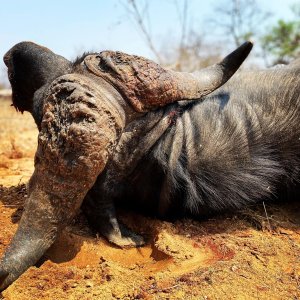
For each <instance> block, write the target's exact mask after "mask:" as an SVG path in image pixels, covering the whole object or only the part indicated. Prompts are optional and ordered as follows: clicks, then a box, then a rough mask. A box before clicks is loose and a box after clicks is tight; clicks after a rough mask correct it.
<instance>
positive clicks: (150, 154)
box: [98, 67, 300, 216]
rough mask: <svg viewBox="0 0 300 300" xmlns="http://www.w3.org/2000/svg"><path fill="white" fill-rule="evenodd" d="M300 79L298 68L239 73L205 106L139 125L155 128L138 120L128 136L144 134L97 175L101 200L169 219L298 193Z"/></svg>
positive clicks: (167, 112)
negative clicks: (164, 121)
mask: <svg viewBox="0 0 300 300" xmlns="http://www.w3.org/2000/svg"><path fill="white" fill-rule="evenodd" d="M299 75H300V68H296V67H294V68H289V67H284V68H280V69H278V70H267V71H253V72H241V73H240V74H238V75H236V76H235V77H234V78H233V79H231V80H230V81H229V82H228V83H227V84H226V85H225V86H224V87H222V88H220V89H218V90H217V91H216V92H214V93H213V94H211V95H210V96H207V97H205V99H203V101H201V102H193V103H188V104H186V103H184V104H181V105H180V104H175V105H172V106H169V107H168V108H164V109H160V110H158V111H156V112H152V113H148V114H147V115H145V116H143V117H141V119H142V120H143V122H144V123H146V124H148V123H149V122H150V121H151V120H152V122H153V120H156V121H155V122H156V123H155V125H154V126H153V124H152V125H151V126H150V125H149V126H148V127H149V128H147V126H144V127H143V126H142V125H141V122H140V121H139V120H137V121H136V124H131V127H128V128H127V131H128V132H134V130H136V129H137V128H139V129H140V128H141V127H142V128H143V134H142V136H141V135H140V133H137V134H136V135H134V134H133V135H132V136H131V137H130V138H129V139H127V140H126V139H125V140H124V141H123V140H122V139H121V140H120V148H121V149H126V150H123V152H121V153H120V152H118V151H116V153H115V157H114V158H113V161H115V163H110V164H108V166H107V172H106V173H105V174H102V175H100V178H102V179H101V182H102V183H101V184H102V190H106V191H105V192H104V193H103V191H102V192H101V193H103V195H105V197H113V198H114V199H121V202H123V203H126V204H125V205H126V206H128V205H129V203H132V204H133V206H134V207H139V208H144V209H145V210H146V211H147V212H149V211H152V212H153V213H158V214H160V215H161V216H168V215H178V214H179V215H185V214H194V215H199V214H206V213H210V212H212V211H219V210H223V209H228V208H241V207H243V206H244V205H247V204H250V203H253V202H256V201H259V200H266V199H270V198H272V197H280V192H281V191H282V187H288V188H289V189H294V188H297V186H298V185H299V179H300V151H299V150H300V126H299V124H300V76H299ZM174 112H175V113H177V115H176V118H175V119H174ZM178 112H180V113H179V114H178ZM168 116H172V118H171V119H170V121H169V123H168V126H165V125H162V121H161V120H162V119H164V118H168ZM125 131H126V129H125ZM157 132H160V134H157ZM156 135H158V136H156ZM153 136H156V137H155V138H156V140H155V141H151V142H149V140H150V139H153ZM145 145H148V146H145ZM135 147H138V148H139V149H138V151H137V149H136V148H135ZM134 152H138V154H135V157H134V158H133V159H132V156H133V154H132V153H134ZM107 174H108V175H107ZM103 178H106V179H103ZM112 178H113V179H112ZM116 178H118V179H116ZM105 180H106V181H107V182H106V183H105V184H104V183H103V182H105ZM121 187H122V188H121ZM98 188H99V187H98ZM100 197H101V196H100Z"/></svg>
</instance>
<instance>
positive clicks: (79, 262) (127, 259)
mask: <svg viewBox="0 0 300 300" xmlns="http://www.w3.org/2000/svg"><path fill="white" fill-rule="evenodd" d="M36 140H37V130H36V128H35V125H34V122H33V120H32V119H31V116H30V115H29V114H24V115H21V114H17V113H16V112H15V111H14V109H13V108H12V107H10V102H9V101H3V100H2V101H0V185H1V186H0V228H1V231H0V254H2V253H3V251H4V249H5V248H6V247H7V245H8V244H9V242H10V240H11V238H12V236H13V234H14V232H15V231H16V228H17V226H18V225H17V223H18V221H19V219H20V216H21V214H22V207H23V203H24V201H25V200H26V198H27V193H26V186H25V183H26V182H27V181H28V179H29V178H30V175H31V173H32V171H33V156H34V152H35V149H36ZM297 200H298V199H295V201H294V202H291V203H288V204H285V205H278V204H276V205H275V204H266V211H267V214H266V213H265V210H264V207H263V205H262V204H259V205H257V206H255V207H251V208H249V209H247V210H245V211H242V212H239V213H238V214H226V215H222V216H219V217H216V218H214V219H209V220H205V221H196V220H179V221H177V222H175V223H168V222H162V221H160V220H154V219H150V218H146V217H143V216H141V215H136V214H132V213H128V212H127V213H122V214H121V219H122V221H123V222H124V223H125V224H127V225H128V226H129V227H131V228H132V229H134V230H136V231H137V232H139V233H141V234H143V235H144V236H145V237H146V238H147V240H148V244H147V245H146V246H145V247H142V248H139V249H127V250H122V249H119V248H116V247H114V246H112V245H110V244H108V243H107V242H106V241H105V240H104V239H103V238H101V237H99V236H98V235H97V234H95V233H94V232H92V231H91V230H90V229H89V228H88V226H87V224H86V220H85V218H84V216H83V215H79V216H78V217H77V218H76V220H74V222H73V224H71V225H70V226H69V227H68V228H66V229H65V230H64V232H63V233H62V234H61V236H60V237H59V239H58V240H57V242H56V243H55V244H54V245H53V246H52V247H51V249H50V250H49V251H48V252H47V253H46V255H45V256H44V257H43V259H42V260H41V261H40V262H39V263H38V264H37V265H36V266H34V267H31V268H30V269H29V270H28V271H27V272H25V273H24V274H23V275H22V276H21V277H20V278H19V279H18V280H17V281H16V282H15V283H14V284H12V285H11V286H10V287H9V288H7V289H6V290H5V291H4V292H3V293H2V294H1V295H0V298H1V297H2V298H3V299H7V300H8V299H10V300H18V299H22V300H23V299H26V300H31V299H106V300H109V299H203V300H204V299H206V300H209V299H247V300H248V299H268V300H269V299H294V300H295V299H300V201H298V203H297Z"/></svg>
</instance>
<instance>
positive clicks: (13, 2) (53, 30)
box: [0, 0, 299, 80]
mask: <svg viewBox="0 0 300 300" xmlns="http://www.w3.org/2000/svg"><path fill="white" fill-rule="evenodd" d="M139 1H140V0H137V2H139ZM174 1H175V0H150V1H149V14H150V20H151V29H152V36H153V39H154V41H155V43H157V44H158V45H160V44H162V41H166V39H167V38H168V37H174V38H176V34H177V33H178V32H179V27H178V24H179V22H178V20H177V19H178V14H177V13H176V9H175V5H174ZM122 2H123V3H124V2H126V0H111V1H108V0H106V1H105V0H97V1H96V0H85V1H83V0H52V1H41V0H26V1H25V0H24V1H22V0H19V1H18V0H4V1H2V3H1V11H0V28H1V29H0V57H3V55H4V53H5V52H6V51H7V50H8V49H9V48H10V47H12V46H13V45H14V44H16V43H18V42H20V41H24V40H30V41H34V42H36V43H38V44H41V45H44V46H46V47H48V48H50V49H51V50H53V51H54V52H56V53H58V54H61V55H63V56H65V57H66V58H68V59H73V58H74V57H76V55H78V54H79V53H81V52H83V51H87V50H97V51H98V50H103V49H113V50H120V51H124V52H128V53H135V54H139V55H143V56H147V57H150V58H153V55H152V53H151V51H150V50H149V49H148V47H147V45H146V43H145V42H144V39H143V37H142V35H141V33H140V32H139V31H138V29H137V26H136V24H135V23H134V22H133V21H132V20H131V19H130V18H129V17H128V13H126V10H125V8H124V6H123V5H122ZM178 2H179V4H181V3H182V1H181V0H178ZM218 2H220V1H218V0H211V1H209V0H206V1H203V0H202V1H201V0H190V1H189V6H190V10H191V15H192V18H191V20H190V22H192V23H193V27H194V28H195V29H196V30H198V29H199V30H200V31H204V32H205V30H206V34H207V28H206V27H207V26H206V23H205V22H206V20H208V19H209V18H211V17H212V16H213V14H214V9H213V8H214V6H215V5H216V3H218ZM296 2H299V0H298V1H296V0H272V1H271V0H259V1H258V3H259V5H260V7H261V8H262V9H263V10H265V11H269V12H272V13H273V17H272V18H271V19H270V20H269V23H270V22H271V21H272V20H276V19H279V18H283V19H290V18H291V17H292V13H291V11H290V6H291V4H293V3H296ZM223 3H224V1H223ZM264 26H266V25H264ZM212 35H213V34H212ZM4 68H5V67H4V64H3V63H2V59H1V62H0V74H2V75H0V76H2V78H0V80H1V79H3V70H4ZM1 71H2V72H1Z"/></svg>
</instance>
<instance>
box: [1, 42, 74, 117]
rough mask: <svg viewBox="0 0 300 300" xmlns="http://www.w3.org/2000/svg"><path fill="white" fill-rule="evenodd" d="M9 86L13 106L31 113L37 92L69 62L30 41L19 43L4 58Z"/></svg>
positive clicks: (65, 68) (67, 66)
mask: <svg viewBox="0 0 300 300" xmlns="http://www.w3.org/2000/svg"><path fill="white" fill-rule="evenodd" d="M3 60H4V63H5V65H6V66H7V68H8V78H9V81H10V84H11V87H12V99H13V105H14V106H15V107H16V109H17V110H20V111H21V112H23V111H24V110H27V111H31V109H32V99H33V95H34V93H35V91H36V90H38V89H39V88H40V87H41V86H43V85H44V84H46V83H47V82H49V81H51V80H53V79H54V78H56V77H57V76H60V75H63V74H65V73H67V72H68V71H69V69H70V66H71V63H70V62H69V61H68V60H66V59H65V58H63V57H62V56H59V55H56V54H55V53H53V52H52V51H50V50H49V49H47V48H45V47H42V46H39V45H37V44H35V43H32V42H21V43H18V44H16V45H15V46H14V47H12V48H11V49H10V50H9V51H8V52H7V53H6V54H5V55H4V57H3Z"/></svg>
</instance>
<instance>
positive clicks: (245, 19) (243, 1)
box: [210, 0, 270, 46]
mask: <svg viewBox="0 0 300 300" xmlns="http://www.w3.org/2000/svg"><path fill="white" fill-rule="evenodd" d="M269 16H270V13H266V12H264V11H262V10H261V9H260V8H259V6H258V4H257V2H256V1H255V0H229V1H228V0H227V1H225V0H222V1H221V2H220V1H218V2H217V5H216V6H215V13H214V18H213V19H210V22H211V23H212V24H213V25H214V27H215V28H216V29H217V30H218V31H220V32H222V34H223V35H224V36H225V37H229V38H231V39H232V40H233V41H234V43H235V45H236V46H239V45H241V44H242V43H243V42H244V41H246V40H249V39H251V38H253V37H255V36H258V35H259V32H260V28H261V24H262V22H264V21H265V20H266V19H267V18H268V17H269Z"/></svg>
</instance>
